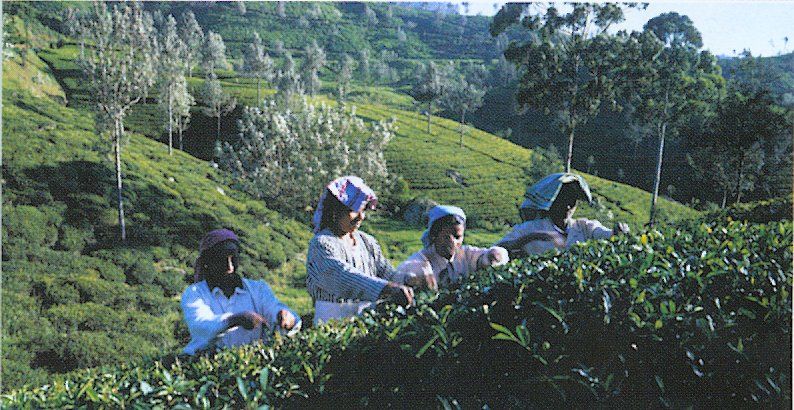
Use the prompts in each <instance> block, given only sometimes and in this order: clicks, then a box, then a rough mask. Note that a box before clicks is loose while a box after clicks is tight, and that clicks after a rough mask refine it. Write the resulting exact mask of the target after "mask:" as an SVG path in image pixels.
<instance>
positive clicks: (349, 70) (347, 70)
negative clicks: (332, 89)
mask: <svg viewBox="0 0 794 410" xmlns="http://www.w3.org/2000/svg"><path fill="white" fill-rule="evenodd" d="M354 65H355V61H354V60H353V58H352V57H350V56H349V55H347V54H345V55H343V56H342V67H341V68H340V69H339V84H338V87H337V97H339V100H340V101H344V100H345V99H346V98H347V94H348V93H349V92H350V81H351V80H352V79H353V70H354Z"/></svg>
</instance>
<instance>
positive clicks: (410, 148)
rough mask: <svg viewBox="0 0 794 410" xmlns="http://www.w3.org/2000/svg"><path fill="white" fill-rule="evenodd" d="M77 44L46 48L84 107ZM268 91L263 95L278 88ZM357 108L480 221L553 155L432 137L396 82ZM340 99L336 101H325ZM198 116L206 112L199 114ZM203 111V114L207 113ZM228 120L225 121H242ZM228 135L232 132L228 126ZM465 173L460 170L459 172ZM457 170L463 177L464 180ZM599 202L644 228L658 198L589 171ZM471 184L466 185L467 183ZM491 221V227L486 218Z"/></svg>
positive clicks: (150, 112)
mask: <svg viewBox="0 0 794 410" xmlns="http://www.w3.org/2000/svg"><path fill="white" fill-rule="evenodd" d="M76 52H77V49H76V47H73V46H67V47H64V48H62V49H58V50H46V51H45V52H44V56H45V58H46V59H47V61H48V62H49V63H50V64H51V65H52V66H53V67H54V68H55V70H56V73H58V75H59V76H60V78H61V79H62V82H63V83H64V84H65V86H66V87H67V92H68V93H70V95H74V96H76V97H77V98H78V99H79V100H80V102H79V103H78V104H83V103H84V100H83V96H84V91H83V90H82V89H81V87H80V83H79V82H78V81H76V79H75V77H74V76H75V74H74V73H75V71H74V69H75V68H76V67H75V66H74V62H73V61H72V59H73V58H74V56H76ZM201 83H202V80H199V79H191V86H192V87H193V89H194V90H198V89H200V87H201ZM323 84H324V88H323V92H328V93H330V92H331V91H332V90H333V89H334V88H335V87H334V85H333V84H332V83H329V82H324V83H323ZM222 85H223V86H224V89H225V90H226V91H227V92H229V93H231V94H232V95H234V96H235V97H236V98H237V99H238V101H240V103H241V104H246V105H253V104H255V103H256V83H255V81H254V80H253V79H250V78H239V77H234V76H233V74H231V73H229V76H228V77H227V78H225V79H224V80H222ZM271 92H272V91H271V90H265V91H264V92H263V94H268V93H271ZM350 97H351V100H352V105H355V106H356V107H357V113H358V115H360V116H362V117H364V118H368V119H371V120H381V119H388V118H391V117H394V118H396V119H397V124H398V130H397V136H396V138H395V139H394V140H393V142H392V143H391V144H390V145H389V148H388V150H387V152H386V157H387V161H388V163H389V166H390V168H391V169H392V170H393V171H396V173H397V174H399V175H401V176H402V177H403V178H404V179H405V180H406V181H408V183H409V186H410V188H411V190H412V191H413V192H414V193H415V194H417V195H422V196H427V197H429V198H431V199H434V200H436V201H440V202H450V203H456V204H459V205H461V206H462V207H464V209H465V210H466V211H467V212H468V213H469V214H470V215H471V216H472V220H473V221H476V224H478V225H481V226H482V225H486V226H488V227H489V228H492V227H491V226H489V224H492V223H496V225H497V226H496V227H493V228H494V229H499V228H500V225H501V224H502V223H515V222H516V221H517V207H518V205H519V204H520V202H521V200H522V196H523V194H524V190H525V187H526V185H528V184H530V183H532V182H533V181H534V180H535V179H536V178H537V177H538V176H537V175H536V174H537V172H536V170H537V169H538V168H547V167H548V164H540V165H538V164H537V161H545V159H544V158H543V157H541V156H539V155H537V154H534V153H533V152H532V151H531V150H529V149H525V148H522V147H520V146H518V145H516V144H513V143H511V142H508V141H505V140H503V139H501V138H498V137H496V136H494V135H492V134H489V133H487V132H484V131H481V130H478V129H474V128H468V129H467V131H466V135H465V137H464V141H463V148H460V144H459V142H460V137H459V133H458V129H459V128H458V127H459V125H458V123H456V122H455V121H451V120H447V119H444V118H440V117H433V120H432V121H433V125H432V126H431V135H430V136H428V135H427V134H426V121H425V119H424V118H419V116H418V115H417V114H416V113H412V112H410V111H408V109H409V107H410V106H411V98H410V97H408V96H406V95H404V94H400V93H397V92H394V91H392V90H391V89H389V88H388V87H365V86H360V85H357V86H354V87H353V90H352V92H351V96H350ZM321 99H322V100H325V101H329V102H331V103H333V101H332V100H327V99H325V98H321ZM195 111H198V110H194V115H197V114H198V113H197V112H195ZM199 116H200V114H199ZM234 122H235V121H234V120H233V118H227V119H226V120H225V121H224V123H226V124H230V123H234ZM154 124H157V114H156V107H155V106H154V104H147V105H144V106H141V107H136V108H135V110H134V111H133V114H132V115H131V118H130V126H131V127H133V129H135V130H136V131H139V132H142V133H144V134H146V135H149V136H153V137H156V136H159V135H160V128H159V127H157V126H156V125H154ZM222 134H224V135H227V134H228V131H227V130H224V131H223V132H222ZM456 173H457V174H456ZM450 175H455V176H456V177H457V175H460V176H461V177H462V178H463V179H462V180H461V179H458V182H456V181H455V180H454V179H453V178H452V177H451V176H450ZM587 180H588V181H589V183H590V185H591V187H592V188H593V192H594V194H595V198H596V200H597V206H595V207H587V206H584V207H582V208H581V209H580V211H579V213H580V215H581V216H587V217H598V218H599V219H601V220H606V221H609V220H612V219H614V220H616V221H626V222H628V223H629V224H631V225H632V226H633V227H635V228H638V227H640V226H641V225H642V224H644V223H646V222H647V219H648V208H649V203H650V198H649V196H648V193H647V192H645V191H643V190H640V189H638V188H634V187H630V186H628V185H624V184H619V183H614V182H612V181H608V180H605V179H601V178H598V177H595V176H587ZM461 181H462V183H463V185H461V183H459V182H461ZM694 215H696V213H695V212H694V211H692V210H691V208H688V207H686V206H683V205H681V204H679V203H676V202H672V201H668V200H666V199H660V216H661V218H662V220H675V219H682V218H690V217H692V216H694ZM483 221H488V224H482V223H481V222H483Z"/></svg>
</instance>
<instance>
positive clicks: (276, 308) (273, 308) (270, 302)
mask: <svg viewBox="0 0 794 410" xmlns="http://www.w3.org/2000/svg"><path fill="white" fill-rule="evenodd" d="M249 283H253V284H255V286H254V287H255V289H256V290H255V294H254V295H253V296H254V297H255V298H256V300H259V301H261V303H262V305H261V306H262V312H261V313H262V316H264V318H265V320H267V324H268V327H270V328H271V329H275V328H278V327H281V328H285V330H291V329H293V328H295V327H297V328H300V325H301V322H300V316H298V315H297V314H296V313H295V312H293V311H292V309H290V308H289V306H287V305H285V304H283V303H281V301H279V300H278V298H277V297H276V295H275V294H274V293H273V290H272V289H271V288H270V286H269V285H268V284H267V283H265V282H264V281H249ZM282 312H283V313H282ZM285 314H289V315H292V318H293V320H292V325H291V326H285V323H284V322H290V321H289V320H288V319H289V318H286V317H284V315H285Z"/></svg>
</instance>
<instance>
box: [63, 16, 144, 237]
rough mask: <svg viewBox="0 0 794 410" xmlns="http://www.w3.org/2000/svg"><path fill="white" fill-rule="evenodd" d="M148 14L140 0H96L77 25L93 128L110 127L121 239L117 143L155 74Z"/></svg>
mask: <svg viewBox="0 0 794 410" xmlns="http://www.w3.org/2000/svg"><path fill="white" fill-rule="evenodd" d="M153 30H154V29H153V27H152V26H151V19H147V18H145V12H144V11H143V10H142V7H141V5H140V4H139V3H137V2H136V3H124V4H117V5H114V6H113V7H112V9H108V6H107V5H106V4H105V3H104V2H95V3H94V4H93V7H92V8H91V11H90V12H89V13H87V14H85V15H83V16H82V18H81V19H80V21H79V26H78V28H77V30H76V32H77V34H78V38H79V41H80V54H79V56H78V60H77V61H78V64H79V65H80V67H81V68H82V70H83V72H84V73H85V75H86V77H87V79H88V80H89V88H90V94H89V95H91V96H93V98H94V102H95V105H94V113H95V119H96V121H95V124H96V127H97V132H98V133H99V134H100V135H102V136H105V135H107V134H108V132H109V133H110V143H111V145H112V146H113V151H114V156H115V165H116V193H117V206H118V220H119V229H120V233H121V240H122V241H125V240H126V239H127V230H126V224H125V219H124V202H123V181H122V160H121V153H122V146H123V141H124V119H125V117H126V116H127V114H128V113H129V110H130V108H131V107H132V106H133V105H135V104H136V103H138V102H139V101H141V100H143V99H145V98H146V95H147V93H148V91H149V89H150V88H151V87H152V86H154V83H155V77H156V75H157V57H158V56H157V41H156V38H155V35H154V33H153Z"/></svg>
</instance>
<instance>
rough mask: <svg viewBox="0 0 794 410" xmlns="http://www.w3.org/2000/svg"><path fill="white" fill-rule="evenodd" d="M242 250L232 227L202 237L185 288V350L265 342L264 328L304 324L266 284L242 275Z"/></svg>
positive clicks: (285, 328) (287, 328) (291, 327)
mask: <svg viewBox="0 0 794 410" xmlns="http://www.w3.org/2000/svg"><path fill="white" fill-rule="evenodd" d="M239 254H240V239H239V238H238V237H237V235H235V234H234V232H232V231H230V230H228V229H216V230H214V231H211V232H210V233H208V234H207V235H206V236H205V237H204V239H202V241H201V244H200V245H199V257H198V259H197V260H196V266H195V269H196V275H195V283H194V284H192V285H190V286H188V288H187V289H185V291H184V292H183V293H182V304H181V305H182V312H183V314H184V316H185V323H186V324H187V327H188V330H189V331H190V337H191V338H190V343H188V345H187V346H185V349H184V352H185V353H187V354H189V355H193V354H195V353H197V352H199V351H204V350H209V349H212V348H220V347H228V346H237V345H242V344H247V343H251V342H253V341H255V340H265V341H266V340H267V338H268V335H269V333H268V332H267V331H266V330H265V329H266V328H267V329H268V330H277V329H280V330H283V331H297V330H299V329H300V326H301V321H300V317H299V316H298V315H296V314H295V313H294V312H293V311H292V310H290V309H289V308H288V307H287V306H286V305H284V304H283V303H281V302H279V300H278V298H276V296H275V295H274V294H273V291H271V290H270V287H269V286H268V285H267V283H265V282H264V281H259V280H252V279H247V278H243V277H242V275H241V274H240V267H239V264H238V261H239Z"/></svg>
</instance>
